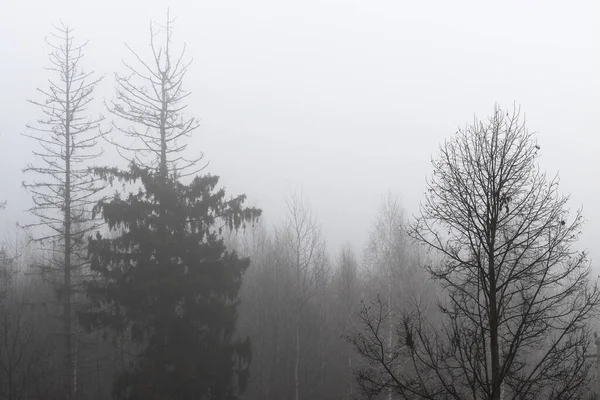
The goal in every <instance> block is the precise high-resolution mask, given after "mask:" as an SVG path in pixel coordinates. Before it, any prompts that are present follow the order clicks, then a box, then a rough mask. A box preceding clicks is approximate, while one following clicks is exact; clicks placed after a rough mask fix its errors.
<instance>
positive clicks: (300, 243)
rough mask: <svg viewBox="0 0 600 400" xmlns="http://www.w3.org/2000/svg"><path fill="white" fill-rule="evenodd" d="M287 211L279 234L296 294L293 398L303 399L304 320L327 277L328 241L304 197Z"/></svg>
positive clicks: (292, 199)
mask: <svg viewBox="0 0 600 400" xmlns="http://www.w3.org/2000/svg"><path fill="white" fill-rule="evenodd" d="M286 205H287V208H288V212H287V216H286V222H285V225H284V228H283V230H282V231H281V232H278V235H280V237H281V239H282V240H283V241H284V243H285V244H286V246H287V248H288V251H289V252H290V256H291V260H290V263H291V265H290V267H291V271H292V274H293V278H292V279H293V282H294V293H293V295H292V297H293V300H292V303H293V313H294V317H293V318H294V323H293V327H294V328H293V329H294V368H293V370H294V379H293V380H294V399H295V400H299V399H300V393H301V388H300V372H301V371H300V361H301V356H302V353H303V348H304V346H306V345H305V344H303V343H302V342H301V332H300V330H301V318H302V315H303V312H304V311H305V308H306V306H307V304H308V303H309V300H310V299H311V297H312V296H314V295H315V294H317V290H318V288H319V285H320V284H322V283H323V282H324V280H325V276H326V275H327V259H326V253H325V242H324V241H323V238H322V237H321V231H320V227H319V225H318V223H317V220H316V218H315V217H314V215H313V213H312V211H311V208H310V205H309V203H308V202H307V201H306V200H305V199H303V197H302V194H299V193H293V194H292V195H291V196H290V198H289V199H287V200H286Z"/></svg>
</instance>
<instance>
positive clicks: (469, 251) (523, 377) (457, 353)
mask: <svg viewBox="0 0 600 400" xmlns="http://www.w3.org/2000/svg"><path fill="white" fill-rule="evenodd" d="M539 149H540V148H539V146H538V145H537V143H536V141H535V138H534V135H533V134H532V133H530V132H529V131H528V130H527V129H526V127H525V124H524V122H523V121H522V120H521V119H520V115H519V111H518V110H514V111H513V112H512V113H507V112H506V111H502V110H500V109H498V108H497V109H495V111H494V114H493V116H492V117H491V118H490V119H489V122H488V123H482V122H479V121H477V120H476V121H475V123H474V124H473V125H472V126H469V127H468V128H466V129H464V130H459V131H458V133H457V134H456V135H455V136H454V137H452V138H451V139H450V140H448V141H446V142H445V143H444V144H443V145H442V146H441V148H440V154H439V156H438V157H437V158H436V159H434V160H433V162H432V163H433V169H434V172H433V178H432V179H431V180H430V181H429V182H428V190H427V193H426V198H425V201H424V203H423V204H422V206H421V209H420V213H419V215H418V216H417V218H416V220H415V221H414V223H413V224H412V226H411V230H410V234H411V236H412V238H413V239H415V240H416V241H417V242H418V243H420V244H422V245H424V246H425V247H427V248H428V249H429V250H431V251H433V252H435V253H436V254H438V255H441V256H442V259H441V262H439V263H435V264H434V263H431V264H429V265H426V266H425V267H426V269H427V270H428V272H429V273H430V274H431V276H432V277H433V278H434V279H435V280H437V282H438V283H439V284H440V287H441V288H443V289H444V295H445V299H443V300H440V304H439V312H440V314H441V323H437V321H434V320H433V319H428V318H426V317H425V316H424V314H423V312H422V310H421V309H420V308H419V307H415V308H414V309H413V311H412V313H409V314H407V315H405V316H404V318H402V319H401V320H400V321H399V323H398V329H397V332H398V334H397V340H396V342H395V346H394V351H393V354H394V355H398V358H399V359H401V360H402V363H403V373H394V372H393V370H391V369H390V368H387V367H388V366H389V364H388V360H386V359H384V358H383V357H380V356H379V355H378V354H380V351H379V348H378V345H377V344H378V343H381V342H382V341H383V338H382V337H381V333H380V328H379V327H380V325H381V324H380V320H381V319H382V318H383V317H384V316H385V315H386V314H385V312H384V311H385V307H383V308H382V307H374V308H371V309H368V308H366V309H365V310H364V312H363V316H364V318H363V322H364V323H363V326H364V327H366V328H365V331H363V332H359V333H358V334H357V336H355V337H354V339H355V340H354V343H355V344H356V347H357V348H358V349H359V351H361V352H362V354H363V356H364V357H365V358H366V359H368V360H370V361H372V362H373V364H371V366H370V367H366V368H364V369H363V370H362V371H361V372H360V373H359V375H358V379H359V382H360V383H361V384H362V386H363V388H365V387H366V388H367V389H369V390H370V392H371V393H376V392H377V391H381V390H385V389H387V388H390V387H391V388H392V389H393V390H394V392H396V393H397V394H398V395H399V397H400V398H405V399H408V398H411V399H413V398H417V399H418V398H420V399H475V398H477V399H489V400H499V399H500V398H503V399H529V398H544V399H565V398H580V396H581V395H582V393H583V392H585V390H586V383H587V379H588V374H587V370H588V368H589V365H588V364H587V363H586V361H585V355H586V352H587V348H588V345H589V342H590V331H589V326H588V322H589V321H590V318H592V317H593V316H594V315H595V313H596V311H597V306H598V304H599V303H600V290H599V288H598V282H597V281H596V280H594V281H591V280H590V265H589V263H588V262H587V259H586V254H585V252H578V251H576V250H575V249H574V244H575V243H576V240H577V238H578V236H579V234H580V232H581V226H582V222H583V220H582V216H581V213H580V212H579V211H578V212H576V213H575V214H574V215H569V212H568V210H567V208H566V205H567V202H568V197H565V196H562V195H561V194H560V192H559V190H558V178H557V177H555V178H551V179H548V178H547V177H546V175H545V174H544V173H542V172H540V170H539V168H538V166H537V158H538V156H539ZM381 310H383V311H381ZM365 321H366V322H365ZM365 332H366V333H365ZM361 335H362V336H361Z"/></svg>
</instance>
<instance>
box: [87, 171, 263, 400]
mask: <svg viewBox="0 0 600 400" xmlns="http://www.w3.org/2000/svg"><path fill="white" fill-rule="evenodd" d="M113 176H114V177H116V178H117V179H119V180H121V181H123V182H136V181H139V182H140V183H141V184H142V189H141V190H140V191H139V192H138V193H130V194H129V195H128V196H127V198H124V199H121V198H120V196H118V195H117V196H116V197H115V198H113V199H111V200H107V201H102V202H100V203H99V204H98V207H97V211H98V212H101V213H102V215H103V217H104V219H105V221H106V223H107V224H108V225H109V227H110V228H111V229H113V228H117V227H124V228H126V231H125V232H124V233H123V234H121V235H119V236H118V237H116V238H114V239H109V238H104V237H102V235H101V234H100V233H97V235H96V237H95V238H93V239H90V244H89V252H90V256H91V263H92V270H93V271H96V272H97V273H98V274H99V275H100V276H101V277H102V278H103V279H102V280H96V281H92V282H90V283H89V286H88V288H87V292H88V295H89V297H90V299H91V300H92V302H93V305H94V309H93V310H90V311H89V312H86V313H83V314H82V321H84V322H85V323H86V324H87V326H88V327H90V328H91V327H92V326H102V327H105V328H112V329H115V330H117V331H121V332H124V333H125V334H126V335H127V336H128V338H129V339H130V340H132V341H133V342H135V343H137V344H138V345H139V346H140V347H141V351H139V353H138V354H137V359H136V361H135V363H134V368H133V370H132V371H128V372H126V373H125V374H123V375H122V376H121V377H120V378H119V379H118V381H117V382H116V383H115V387H114V392H115V395H117V397H118V398H128V399H167V398H168V399H188V398H194V397H200V398H209V399H236V398H238V397H237V394H238V391H239V392H242V391H243V389H244V387H245V384H246V380H247V368H248V363H249V360H250V346H249V341H248V340H244V341H233V340H232V335H233V333H234V328H235V321H236V308H237V305H238V291H239V288H240V285H241V280H242V276H243V273H244V271H245V270H246V268H247V267H248V264H249V260H248V259H240V258H238V256H237V254H236V253H235V252H228V251H226V249H225V246H224V244H223V239H222V238H220V233H219V231H220V230H221V229H222V228H223V227H219V226H216V224H218V221H219V220H222V221H224V222H225V223H226V224H227V226H228V227H229V228H231V229H237V228H239V227H240V226H242V225H243V224H244V223H245V222H246V221H251V220H253V219H254V218H256V217H257V216H258V214H259V212H258V210H255V209H247V208H243V207H242V203H243V201H244V196H239V197H237V198H234V199H232V200H228V201H226V200H225V199H224V197H225V192H224V191H223V190H219V191H214V188H215V186H216V184H217V181H218V178H217V177H212V176H205V177H196V178H194V180H193V181H192V183H190V184H189V185H184V184H182V183H180V182H178V181H176V180H169V181H168V183H167V184H168V186H166V187H165V185H164V183H163V182H164V181H163V180H162V179H161V178H160V177H158V176H157V175H156V174H155V173H152V172H149V171H147V170H145V169H142V168H138V167H136V166H132V167H131V169H130V171H125V172H114V174H113ZM163 210H166V212H165V213H162V211H163ZM232 385H233V386H232ZM235 385H238V387H236V386H235ZM203 396H204V397H203Z"/></svg>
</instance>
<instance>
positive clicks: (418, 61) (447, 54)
mask: <svg viewBox="0 0 600 400" xmlns="http://www.w3.org/2000/svg"><path fill="white" fill-rule="evenodd" d="M168 5H170V9H171V15H172V16H176V17H177V21H176V24H175V31H174V37H173V40H174V42H175V43H176V44H177V45H181V44H182V43H183V42H186V43H187V51H188V55H189V56H190V57H193V59H194V62H193V64H192V65H191V67H190V70H189V72H188V76H187V82H186V89H187V90H189V91H191V92H192V95H191V96H190V98H189V107H188V110H187V115H188V116H196V117H200V118H201V119H202V121H201V127H200V129H199V130H198V131H197V132H196V134H195V138H194V139H193V143H192V144H191V145H190V147H192V148H193V150H195V151H202V152H204V154H205V156H206V159H207V160H210V165H209V167H208V168H207V172H210V173H214V174H217V175H220V176H221V183H222V184H223V185H224V186H225V187H226V188H227V190H228V192H229V193H230V194H236V193H246V194H247V195H248V197H249V201H250V202H251V203H254V204H257V205H259V206H261V207H262V208H263V209H264V211H265V217H266V220H267V221H268V223H277V222H278V221H280V219H281V218H282V217H283V212H284V209H285V204H284V201H283V198H284V195H285V194H286V193H287V192H288V191H289V190H290V189H292V190H293V189H298V188H302V190H303V192H304V194H305V195H306V196H307V197H308V198H309V199H310V201H311V203H312V205H313V208H314V210H315V211H316V213H317V216H318V219H319V220H320V222H321V224H322V228H323V233H324V235H325V237H326V239H327V242H328V248H329V249H330V251H337V249H338V247H339V246H340V244H342V243H343V242H346V241H350V242H351V243H352V244H353V245H354V246H355V248H356V249H357V250H360V249H361V246H362V244H363V242H364V240H365V239H366V237H367V233H368V231H369V229H370V228H371V226H372V223H373V220H374V218H375V215H376V212H377V208H378V206H379V203H380V199H381V196H382V195H384V194H385V193H386V192H387V191H388V190H391V191H392V192H394V193H398V194H399V195H400V197H401V199H402V202H403V204H404V206H405V208H406V210H407V212H408V214H410V213H413V212H415V211H416V209H417V207H418V204H419V201H421V199H422V198H423V192H424V190H425V177H426V176H429V175H430V173H431V167H430V158H431V156H432V155H435V154H436V153H437V148H438V145H439V144H441V143H442V141H443V140H444V138H447V137H449V136H451V135H452V134H453V133H454V132H455V131H456V129H457V128H458V127H459V126H465V124H467V123H470V122H472V120H473V116H474V115H475V114H477V116H478V117H480V118H487V116H489V115H490V114H491V113H492V111H493V106H494V103H495V102H499V103H500V105H501V106H502V107H504V108H506V107H512V104H513V103H514V102H516V103H517V104H520V105H521V107H522V111H523V112H525V114H526V117H527V123H528V127H529V129H530V130H533V131H536V132H538V141H539V143H540V145H541V155H542V157H541V165H542V167H543V168H544V169H545V170H546V171H547V172H548V174H549V175H554V174H555V173H557V172H559V173H560V177H561V190H562V191H563V192H564V193H565V194H568V193H570V194H571V202H570V207H571V208H572V209H576V208H578V207H580V206H583V208H584V209H583V211H584V216H585V217H586V219H587V223H586V225H585V226H584V235H583V237H582V241H581V245H582V247H587V248H588V249H589V250H590V253H591V256H592V257H594V256H595V257H596V261H598V262H600V260H599V259H600V252H599V251H598V250H596V249H595V244H596V243H598V241H599V240H600V233H598V231H599V230H600V205H599V204H598V199H599V198H600V185H598V181H599V180H598V176H599V174H600V164H599V162H598V158H599V157H598V155H597V152H598V149H599V147H600V146H599V145H600V135H599V134H598V127H599V126H600V23H599V21H600V17H599V16H600V3H598V2H597V1H593V0H590V1H585V2H584V1H571V2H564V1H533V0H527V1H503V2H500V1H495V2H481V1H471V2H466V1H442V0H439V1H435V2H433V1H422V2H419V1H399V0H389V1H382V0H373V1H365V0H363V1H355V0H345V1H341V0H338V1H333V0H320V1H317V0H303V1H295V2H292V1H275V0H272V1H266V0H253V1H249V0H238V1H229V0H213V1H206V0H195V1H172V2H170V3H166V2H162V1H155V0H152V1H148V0H145V1H141V0H135V1H132V0H120V1H116V0H102V1H96V2H91V1H48V0H37V1H25V0H3V1H2V2H1V4H0V50H1V54H2V63H1V65H0V72H1V73H0V84H1V87H2V95H1V96H0V103H1V104H0V109H1V110H2V112H1V113H0V152H1V154H2V156H1V157H0V169H1V171H2V174H1V175H0V188H1V189H0V199H6V200H8V202H9V204H8V208H7V210H5V211H4V212H0V224H2V226H5V225H6V224H8V226H7V227H6V228H5V230H6V231H7V232H8V231H11V230H14V229H15V228H14V224H15V221H17V220H25V219H26V218H28V217H26V216H24V215H23V214H22V210H24V209H25V208H26V207H27V206H28V205H30V204H31V201H30V196H29V194H27V193H26V192H25V191H24V190H23V189H22V188H21V187H20V185H21V181H22V180H23V175H22V174H21V169H22V168H23V167H24V166H25V164H26V163H27V162H28V161H31V160H32V156H31V149H32V146H33V143H32V141H31V140H30V139H27V138H24V137H22V136H20V133H21V132H24V131H25V124H26V123H27V122H33V121H34V120H35V119H36V118H38V117H40V116H41V114H40V110H39V109H37V108H36V107H35V106H33V105H30V104H28V103H27V101H26V100H27V99H28V98H30V99H40V97H39V96H38V95H37V94H36V92H35V89H36V87H46V84H45V82H46V80H47V79H48V78H49V77H50V75H49V73H48V72H46V71H44V69H43V67H44V66H48V58H47V53H48V51H49V49H48V47H47V46H46V45H45V43H44V37H45V36H46V35H48V33H49V32H51V30H52V24H53V23H57V22H58V21H59V20H61V19H62V21H63V22H65V23H66V24H68V25H69V26H70V27H72V28H74V29H75V36H76V39H78V40H79V42H81V41H84V40H89V41H90V43H89V46H88V47H87V50H86V57H85V59H84V61H83V64H82V66H83V67H84V68H85V70H86V71H91V70H95V71H96V72H97V73H98V74H106V78H105V80H104V81H103V83H102V84H101V85H100V87H99V89H98V93H97V98H96V100H97V101H96V102H95V104H96V106H95V107H94V109H92V110H90V112H91V113H93V112H96V113H97V112H102V113H103V114H105V115H106V117H107V121H109V120H111V119H112V116H110V115H108V113H107V112H106V111H104V110H103V107H102V105H101V102H102V100H103V99H106V100H109V99H110V98H111V97H112V93H113V86H114V78H113V73H114V72H124V68H123V66H122V65H121V58H123V57H124V58H125V59H128V60H131V57H130V56H129V55H128V54H127V51H126V48H125V45H124V43H125V42H127V43H128V44H129V45H131V46H132V47H133V48H134V49H136V50H137V51H138V52H139V53H140V54H141V55H143V56H149V55H150V53H149V47H148V27H149V21H150V20H155V21H158V22H163V21H164V19H165V14H166V9H167V6H168ZM112 162H113V160H112V159H110V157H109V156H106V157H105V158H104V159H103V160H102V161H101V162H100V163H102V164H110V163H112ZM596 268H598V266H596Z"/></svg>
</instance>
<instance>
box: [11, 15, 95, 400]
mask: <svg viewBox="0 0 600 400" xmlns="http://www.w3.org/2000/svg"><path fill="white" fill-rule="evenodd" d="M46 41H47V43H48V45H49V46H50V47H51V49H52V51H51V53H50V55H49V59H50V63H51V67H49V68H48V70H49V71H51V72H52V73H55V74H56V75H57V78H56V79H54V80H49V87H48V89H38V92H39V93H41V94H42V96H43V97H44V100H42V101H32V100H30V102H31V103H32V104H35V105H37V106H39V107H40V108H41V110H42V113H43V114H44V117H43V118H41V119H39V120H38V121H37V122H38V123H37V124H36V125H28V126H27V127H28V128H29V132H30V133H27V134H24V135H25V136H27V137H30V138H33V139H35V141H36V142H37V143H38V145H39V146H40V149H38V150H34V151H33V154H34V155H35V156H36V157H37V159H38V164H30V165H28V166H27V167H26V168H25V169H24V171H25V172H28V173H34V174H35V175H36V176H37V177H38V178H39V180H38V179H36V180H33V181H30V182H24V183H23V185H24V187H25V188H27V189H28V190H29V192H30V193H31V195H32V199H33V203H34V206H33V207H32V208H30V209H29V212H30V213H31V214H33V215H34V216H35V217H36V218H37V221H36V222H34V223H32V224H29V225H25V227H27V228H35V229H34V234H35V235H36V236H35V238H34V239H35V240H36V241H38V242H40V243H41V244H42V245H45V246H47V250H48V251H49V253H50V254H51V255H50V257H49V258H48V259H47V260H46V262H45V263H44V268H46V269H50V270H55V271H61V272H62V275H63V277H62V282H55V283H56V285H57V287H58V290H57V293H58V296H59V299H58V301H59V302H60V304H61V305H62V308H63V310H62V315H61V317H60V318H61V320H62V322H63V332H62V334H63V336H64V368H65V378H64V389H65V392H66V393H65V398H68V399H71V398H72V396H73V391H74V385H73V381H74V379H75V368H74V359H73V352H74V349H73V343H74V342H73V340H72V337H73V334H74V326H73V325H74V324H73V318H72V315H73V310H72V301H73V298H72V295H73V291H74V289H75V288H76V287H78V285H79V283H78V282H74V281H73V280H72V277H73V273H74V272H75V271H76V270H78V269H81V268H83V267H84V266H85V265H86V260H85V256H84V254H82V253H81V251H82V250H83V249H84V247H83V245H84V236H85V234H86V233H87V232H89V231H91V230H92V229H94V228H96V227H97V224H95V223H94V222H93V218H92V216H91V213H90V210H89V209H90V205H91V204H92V203H93V202H94V201H95V200H96V199H95V198H94V197H95V196H94V195H95V194H96V193H98V191H100V190H101V189H102V187H103V185H101V184H100V183H99V181H98V179H97V178H95V177H94V176H93V175H91V174H90V173H89V171H88V165H87V164H88V162H89V161H90V160H92V159H94V158H96V157H98V156H99V155H100V154H101V151H98V150H97V139H98V137H99V136H100V131H99V127H100V122H101V121H102V117H98V118H95V119H90V118H88V117H87V108H88V106H89V104H90V102H91V101H92V100H93V93H94V89H95V88H96V86H97V84H98V83H99V82H100V80H101V79H102V78H94V77H93V73H85V72H82V69H81V65H80V64H81V60H82V58H83V50H84V48H85V45H86V44H85V43H84V44H82V45H75V44H74V37H73V30H72V29H70V28H69V27H67V26H65V25H62V24H61V25H59V26H56V27H55V33H52V37H51V39H50V40H48V39H47V40H46Z"/></svg>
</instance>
